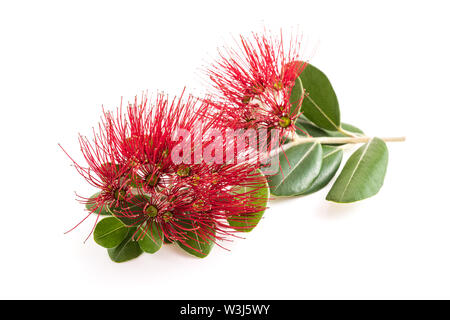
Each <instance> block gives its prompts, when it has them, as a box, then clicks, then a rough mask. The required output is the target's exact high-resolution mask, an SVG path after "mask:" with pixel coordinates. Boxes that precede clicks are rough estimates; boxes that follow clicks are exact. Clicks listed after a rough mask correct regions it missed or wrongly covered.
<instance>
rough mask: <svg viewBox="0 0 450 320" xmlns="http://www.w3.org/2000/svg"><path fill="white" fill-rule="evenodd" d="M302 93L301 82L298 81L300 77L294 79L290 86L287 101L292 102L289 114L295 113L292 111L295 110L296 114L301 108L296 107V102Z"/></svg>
mask: <svg viewBox="0 0 450 320" xmlns="http://www.w3.org/2000/svg"><path fill="white" fill-rule="evenodd" d="M302 95H303V84H302V82H301V81H300V78H297V79H295V84H294V87H292V91H291V96H290V98H289V102H290V103H291V104H292V107H291V115H295V112H294V111H297V114H298V113H299V112H300V109H301V108H298V109H297V107H298V104H299V102H300V101H301V99H302Z"/></svg>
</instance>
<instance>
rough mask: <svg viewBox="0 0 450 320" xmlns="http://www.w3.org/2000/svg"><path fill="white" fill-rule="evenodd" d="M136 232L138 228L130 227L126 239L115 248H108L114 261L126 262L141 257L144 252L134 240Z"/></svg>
mask: <svg viewBox="0 0 450 320" xmlns="http://www.w3.org/2000/svg"><path fill="white" fill-rule="evenodd" d="M135 232H136V228H128V234H127V235H126V237H125V239H123V241H122V242H121V243H120V244H119V245H118V246H117V247H115V248H110V249H108V255H109V257H110V258H111V260H112V261H114V262H125V261H128V260H131V259H134V258H137V257H139V256H140V255H141V254H142V249H141V247H140V246H139V244H138V243H137V241H134V240H133V234H134V233H135Z"/></svg>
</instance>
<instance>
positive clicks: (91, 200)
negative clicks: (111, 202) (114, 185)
mask: <svg viewBox="0 0 450 320" xmlns="http://www.w3.org/2000/svg"><path fill="white" fill-rule="evenodd" d="M99 194H100V192H97V193H94V194H93V195H92V196H91V197H90V198H89V200H88V202H87V203H86V209H87V210H89V211H91V210H92V208H94V207H95V199H96V198H97V197H98V195H99ZM100 209H101V210H100ZM92 212H94V213H97V214H100V215H102V216H110V215H111V213H110V211H109V210H108V205H106V204H105V205H104V206H103V207H102V208H97V209H95V210H94V211H92Z"/></svg>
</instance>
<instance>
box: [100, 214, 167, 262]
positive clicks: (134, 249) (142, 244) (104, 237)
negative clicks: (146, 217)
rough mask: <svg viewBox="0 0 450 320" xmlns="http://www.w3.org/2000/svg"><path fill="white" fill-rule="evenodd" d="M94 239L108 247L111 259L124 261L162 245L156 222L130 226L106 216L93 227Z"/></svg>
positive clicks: (154, 250)
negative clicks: (147, 224)
mask: <svg viewBox="0 0 450 320" xmlns="http://www.w3.org/2000/svg"><path fill="white" fill-rule="evenodd" d="M137 238H139V240H136V239H137ZM94 241H95V242H97V243H98V244H99V245H101V246H102V247H104V248H107V249H108V254H109V256H110V258H111V260H113V261H115V262H124V261H128V260H131V259H134V258H136V257H138V256H139V255H140V254H141V253H142V252H147V253H155V252H156V251H158V250H159V249H160V248H161V246H162V231H161V229H160V227H159V224H158V223H151V224H150V225H149V226H148V228H147V227H146V225H145V224H144V225H143V226H140V227H130V226H126V225H125V224H124V223H123V222H122V221H120V220H119V219H117V218H115V217H107V218H104V219H102V220H101V221H100V222H99V223H98V224H97V226H96V227H95V230H94Z"/></svg>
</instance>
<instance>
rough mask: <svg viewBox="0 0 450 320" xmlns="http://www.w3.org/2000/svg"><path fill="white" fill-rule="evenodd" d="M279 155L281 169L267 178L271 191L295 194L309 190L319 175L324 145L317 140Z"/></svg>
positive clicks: (277, 194)
mask: <svg viewBox="0 0 450 320" xmlns="http://www.w3.org/2000/svg"><path fill="white" fill-rule="evenodd" d="M278 157H279V161H280V166H281V169H280V170H279V171H278V173H277V174H276V175H273V176H269V177H268V178H267V180H268V183H269V186H270V192H271V193H272V194H274V195H276V196H295V195H298V194H301V193H303V192H305V191H306V190H308V188H309V186H310V185H311V183H312V182H313V181H314V179H316V177H317V176H318V175H319V172H320V167H321V165H322V147H321V145H320V143H317V142H314V143H305V144H300V145H297V146H293V147H291V148H289V149H288V150H287V151H286V152H285V153H283V152H282V153H280V155H279V156H278ZM286 158H287V159H289V161H288V160H287V159H286Z"/></svg>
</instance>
